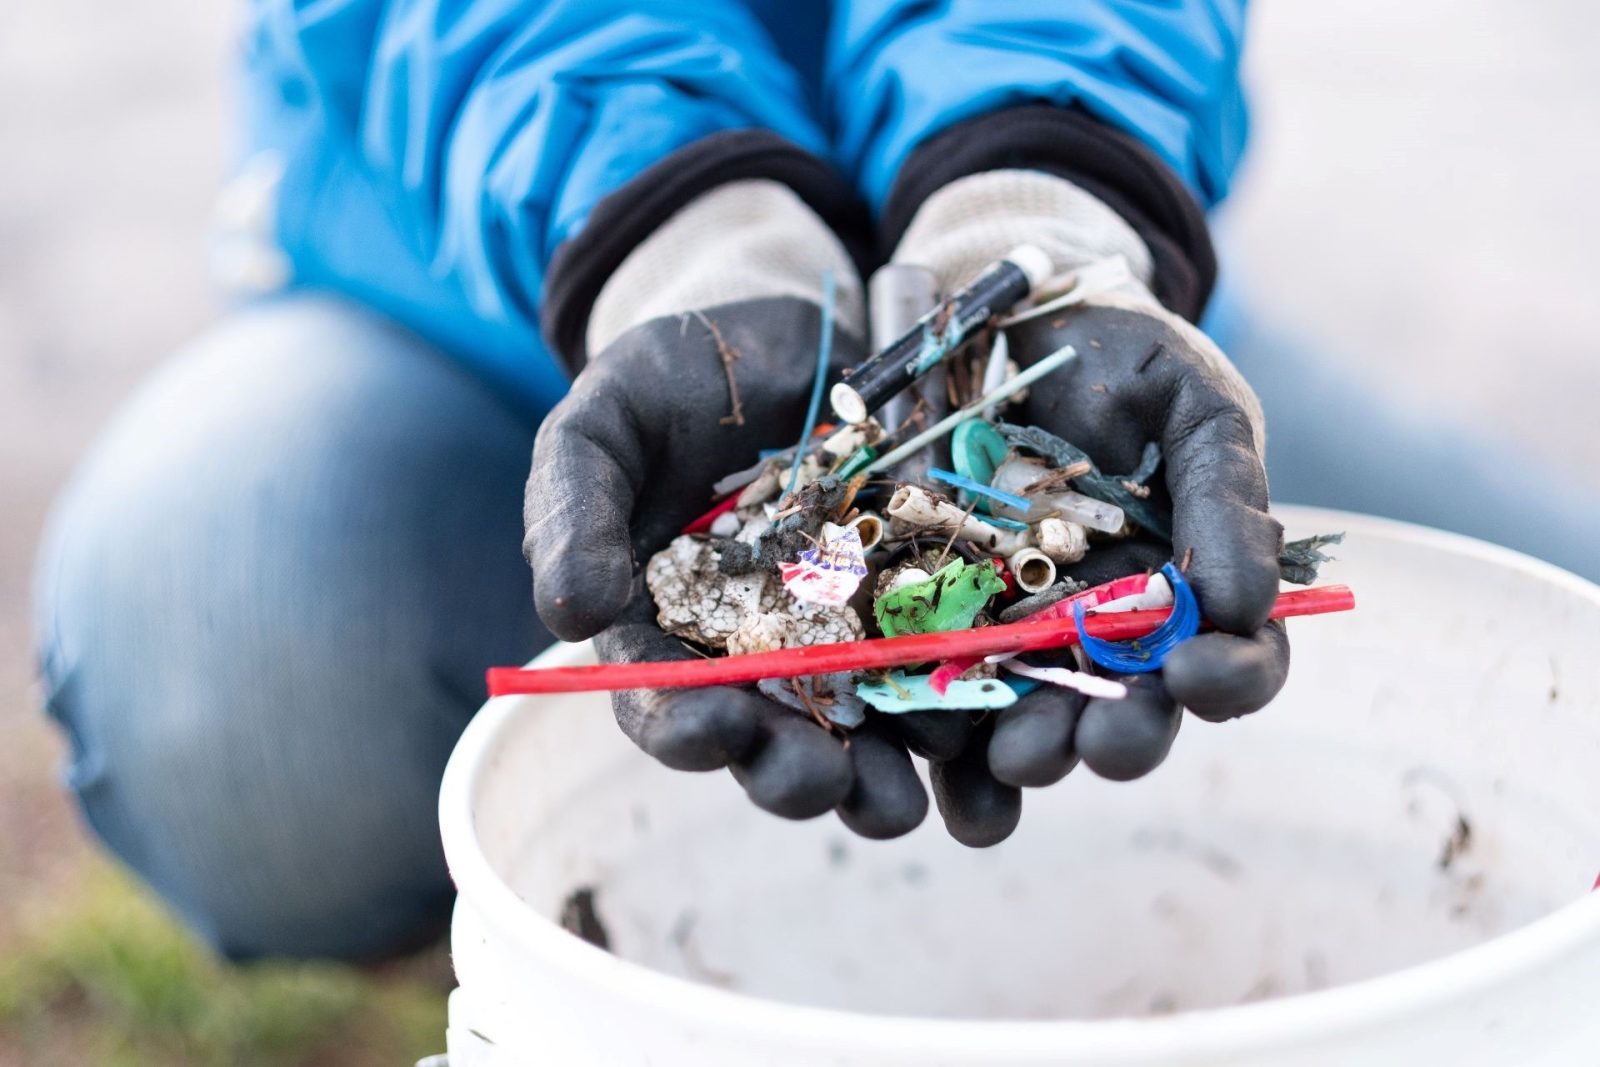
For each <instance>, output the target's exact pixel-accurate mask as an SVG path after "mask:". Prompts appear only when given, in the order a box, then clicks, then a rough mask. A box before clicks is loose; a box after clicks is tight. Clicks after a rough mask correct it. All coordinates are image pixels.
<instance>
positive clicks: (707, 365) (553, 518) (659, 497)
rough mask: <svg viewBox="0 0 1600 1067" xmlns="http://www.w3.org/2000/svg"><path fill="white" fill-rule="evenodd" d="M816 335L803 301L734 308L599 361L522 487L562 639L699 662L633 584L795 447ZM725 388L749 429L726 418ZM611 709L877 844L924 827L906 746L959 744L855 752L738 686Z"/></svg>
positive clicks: (545, 610) (757, 789) (869, 741)
mask: <svg viewBox="0 0 1600 1067" xmlns="http://www.w3.org/2000/svg"><path fill="white" fill-rule="evenodd" d="M819 320H820V315H819V312H818V309H817V307H816V306H815V305H814V304H812V303H810V302H809V301H806V300H801V299H796V298H790V297H774V298H768V299H762V300H753V301H746V302H742V303H736V304H727V305H723V306H720V307H715V308H709V309H706V310H705V311H703V312H698V313H692V314H689V315H684V316H672V317H668V318H661V319H655V320H652V321H650V322H647V323H645V324H643V325H641V326H638V327H635V328H634V329H632V330H630V331H629V332H627V333H625V334H623V335H622V336H621V337H620V338H619V339H617V340H616V341H615V342H614V343H612V344H611V345H610V347H608V348H607V349H606V350H605V351H603V352H601V353H599V354H598V355H597V356H595V357H593V358H592V359H591V360H590V361H589V364H588V366H587V368H586V369H585V370H584V371H583V373H582V374H580V375H579V376H578V379H577V381H576V382H575V383H574V385H573V388H572V391H571V393H570V394H568V396H567V397H566V399H564V400H563V401H562V402H561V403H560V404H559V405H557V406H556V408H555V410H553V411H552V412H551V413H550V415H549V416H548V417H547V418H546V420H545V422H544V425H543V426H542V427H541V428H540V430H539V436H538V440H537V442H536V444H535V446H534V457H533V472H532V475H531V477H530V479H529V482H528V495H527V507H526V519H527V538H526V541H525V545H524V549H525V552H526V555H527V557H528V562H529V563H530V564H531V565H532V567H533V572H534V591H535V600H536V602H537V604H538V608H539V614H540V616H541V617H542V618H543V619H544V621H545V624H546V625H547V626H549V627H550V629H551V630H552V631H553V632H554V633H555V634H556V635H557V636H559V637H562V638H565V639H566V640H569V641H576V640H582V639H584V638H587V637H591V636H594V637H595V647H596V649H597V650H598V652H599V655H600V657H601V659H602V660H604V661H607V662H633V661H639V660H669V659H688V658H691V657H692V656H693V655H694V653H692V652H691V651H690V650H689V649H688V648H687V647H686V646H685V645H684V644H683V642H681V641H679V640H678V639H677V638H675V637H672V636H670V635H668V634H666V633H663V632H662V630H661V628H660V627H659V626H658V625H657V623H656V611H655V607H654V605H653V604H652V603H651V601H650V598H649V596H648V594H647V593H646V592H645V591H644V589H643V584H642V582H640V581H638V580H636V577H635V575H636V573H637V572H638V570H639V568H640V567H641V566H642V564H643V563H644V562H645V561H647V560H648V559H649V557H650V555H651V554H652V553H654V552H656V551H657V550H659V549H661V548H663V547H665V546H666V544H667V543H668V542H669V541H671V540H672V538H673V537H674V536H676V535H677V534H678V533H679V532H680V531H681V529H682V528H683V526H684V525H686V524H687V523H688V522H690V521H691V520H692V519H694V518H695V517H696V516H697V515H699V514H701V513H703V512H704V511H705V510H706V509H707V508H708V507H709V506H710V505H711V503H712V498H711V485H712V483H714V482H715V481H717V480H718V479H720V478H722V477H723V476H725V475H727V474H729V473H732V472H733V471H737V470H739V469H741V468H743V467H747V466H749V465H750V464H752V463H754V462H755V461H756V459H757V456H758V453H759V451H760V450H762V449H765V448H771V447H775V446H781V445H782V444H784V443H788V442H793V441H796V440H798V438H799V436H800V431H801V429H802V428H803V423H804V421H805V410H806V404H807V401H808V399H809V393H810V390H811V383H812V377H813V373H814V370H815V366H816V355H815V353H816V344H817V336H818V329H819ZM713 326H714V327H715V331H713V329H712V327H713ZM718 334H720V339H721V342H720V344H719V342H718V337H717V335H718ZM731 353H737V356H733V355H731ZM833 357H834V361H835V363H836V365H837V366H839V367H842V366H846V365H849V364H850V363H853V362H856V361H858V360H859V359H860V358H861V357H862V350H861V345H860V343H859V342H857V341H856V340H855V339H854V338H853V337H851V336H850V335H849V334H847V333H845V332H843V331H836V334H835V337H834V343H833ZM725 359H726V363H725ZM730 374H731V375H732V377H733V380H734V383H735V387H736V388H737V391H738V396H739V409H740V412H741V415H742V420H734V419H732V418H731V413H732V410H733V407H732V399H731V396H730V390H729V375H730ZM614 706H615V710H616V715H617V722H618V723H619V724H620V725H621V727H622V729H623V731H624V732H625V733H627V735H628V736H629V737H631V738H632V739H633V740H634V741H635V742H636V743H637V744H638V745H639V746H640V747H641V748H643V749H644V750H645V751H646V752H648V753H650V754H651V755H653V756H655V757H656V758H657V759H659V760H660V761H661V762H662V763H664V764H666V765H667V766H669V767H673V768H676V769H679V770H695V771H705V770H713V769H716V768H720V767H724V766H726V767H729V768H731V769H732V771H733V775H734V777H735V778H736V779H737V780H738V781H739V783H740V785H741V786H743V787H744V789H745V791H746V793H748V794H749V796H750V799H751V800H752V801H754V802H755V803H756V804H757V805H758V806H760V807H762V808H764V809H765V810H767V811H770V812H772V813H773V814H776V815H781V816H784V817H786V818H795V819H801V818H810V817H813V816H817V815H821V814H823V813H825V812H827V811H828V810H830V809H834V810H837V811H838V813H839V816H840V818H841V819H842V820H843V821H844V823H845V825H847V826H848V827H850V828H851V829H852V830H854V831H856V832H857V833H860V834H862V835H864V836H867V837H876V838H882V837H894V836H898V835H900V834H903V833H907V832H909V831H910V830H911V829H913V828H915V827H916V826H917V825H918V824H919V823H920V822H921V821H922V819H923V818H924V817H925V815H926V814H927V811H928V798H927V794H926V792H925V790H924V789H923V787H922V784H921V782H920V781H919V780H918V778H917V776H916V772H915V770H914V768H913V766H912V763H911V758H910V756H909V755H908V753H907V746H906V740H905V738H904V737H903V736H902V730H905V731H906V732H907V736H910V737H912V738H913V739H914V741H915V742H916V743H917V744H918V747H919V749H920V750H922V751H923V752H925V753H928V754H930V755H934V756H941V755H942V756H943V757H945V758H948V757H949V756H951V755H954V754H955V752H957V751H959V750H960V749H961V747H962V746H963V743H964V741H965V732H966V727H965V724H954V723H952V724H950V725H948V726H945V727H942V728H941V727H940V726H938V725H937V724H934V725H932V726H928V725H927V724H919V723H918V722H917V721H916V720H917V719H920V718H921V717H920V716H917V717H909V718H911V719H912V721H910V722H908V723H906V724H904V726H903V727H902V726H900V725H897V724H893V723H890V722H888V721H886V720H884V719H880V718H877V717H874V718H873V719H871V720H869V722H868V723H867V725H866V726H864V727H862V728H861V729H860V730H857V731H855V732H853V733H852V734H851V735H850V736H849V738H848V741H846V740H844V739H842V738H841V737H839V736H838V735H836V734H830V733H829V732H828V731H825V730H824V729H822V728H821V727H820V726H818V725H817V724H816V723H815V722H813V721H811V720H809V719H807V718H806V717H805V716H803V715H801V714H800V713H798V712H796V711H794V710H792V709H790V708H786V707H783V706H780V705H778V704H776V703H774V702H772V701H769V700H767V699H766V698H765V697H763V696H761V695H760V694H758V693H757V692H756V691H755V690H754V689H750V688H741V687H720V688H709V689H677V690H663V691H642V690H638V691H629V692H623V693H618V694H616V695H615V699H614ZM919 731H920V732H919ZM924 735H926V736H924Z"/></svg>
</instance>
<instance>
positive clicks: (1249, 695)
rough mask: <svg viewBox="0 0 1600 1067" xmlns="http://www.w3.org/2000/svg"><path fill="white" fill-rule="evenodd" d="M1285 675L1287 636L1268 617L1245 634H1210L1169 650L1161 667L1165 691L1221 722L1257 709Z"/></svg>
mask: <svg viewBox="0 0 1600 1067" xmlns="http://www.w3.org/2000/svg"><path fill="white" fill-rule="evenodd" d="M1288 677H1289V637H1288V634H1287V633H1286V632H1285V630H1284V626H1283V623H1282V622H1269V623H1268V624H1267V625H1266V626H1264V627H1262V628H1261V629H1260V630H1258V631H1257V632H1256V633H1254V634H1252V635H1250V636H1249V637H1238V636H1235V635H1234V634H1226V633H1209V634H1200V635H1198V636H1197V637H1192V638H1190V639H1189V640H1187V641H1185V642H1184V643H1183V644H1181V645H1179V646H1178V647H1177V648H1175V649H1173V650H1172V653H1171V654H1170V655H1169V656H1168V657H1167V660H1166V663H1165V664H1164V665H1163V667H1162V678H1163V680H1164V681H1165V682H1166V685H1167V690H1168V692H1170V693H1171V694H1172V696H1173V699H1174V700H1176V701H1177V702H1178V703H1179V704H1181V705H1183V706H1184V707H1186V708H1188V709H1189V710H1190V711H1192V712H1194V713H1195V714H1196V715H1198V716H1199V717H1200V718H1202V719H1206V720H1208V721H1210V722H1222V721H1225V720H1227V719H1235V718H1238V717H1239V716H1241V715H1248V714H1250V713H1251V712H1254V711H1259V710H1260V709H1262V708H1264V707H1266V706H1267V704H1268V703H1270V702H1271V701H1272V698H1273V697H1275V696H1277V695H1278V691H1279V690H1280V689H1282V688H1283V684H1284V682H1285V681H1287V680H1288Z"/></svg>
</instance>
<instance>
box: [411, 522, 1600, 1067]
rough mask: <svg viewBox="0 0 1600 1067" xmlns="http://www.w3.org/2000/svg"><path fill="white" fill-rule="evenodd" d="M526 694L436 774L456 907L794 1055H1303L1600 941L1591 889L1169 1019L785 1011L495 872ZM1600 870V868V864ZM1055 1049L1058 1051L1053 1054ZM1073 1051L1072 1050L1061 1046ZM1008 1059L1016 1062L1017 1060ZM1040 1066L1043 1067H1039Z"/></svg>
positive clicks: (596, 977) (651, 1008) (1596, 599)
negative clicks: (503, 767)
mask: <svg viewBox="0 0 1600 1067" xmlns="http://www.w3.org/2000/svg"><path fill="white" fill-rule="evenodd" d="M1273 512H1274V514H1276V515H1278V516H1279V517H1280V518H1282V519H1284V520H1286V521H1287V522H1289V523H1291V524H1293V525H1297V526H1306V525H1317V526H1322V527H1326V528H1328V529H1330V530H1334V529H1345V530H1347V531H1350V532H1359V533H1369V534H1375V535H1378V536H1381V537H1385V538H1389V539H1392V540H1401V541H1407V542H1410V543H1412V544H1419V545H1426V546H1429V547H1432V548H1435V549H1438V550H1441V551H1449V552H1455V553H1458V554H1463V555H1468V556H1473V557H1476V558H1478V559H1481V560H1483V561H1484V562H1486V563H1494V564H1499V565H1502V566H1506V567H1510V568H1512V569H1515V570H1520V571H1522V572H1523V573H1525V574H1527V575H1529V576H1530V577H1534V578H1537V579H1540V580H1542V581H1545V582H1549V583H1551V584H1553V585H1557V586H1560V587H1563V588H1565V589H1567V590H1568V591H1570V592H1572V593H1575V594H1577V595H1578V596H1580V597H1582V598H1584V599H1587V600H1589V601H1591V602H1593V603H1595V604H1596V605H1600V585H1596V584H1595V583H1593V582H1590V581H1588V580H1587V579H1585V578H1582V577H1579V576H1578V575H1575V574H1573V573H1571V572H1570V571H1567V570H1564V569H1562V568H1560V567H1557V566H1556V565H1554V564H1551V563H1547V562H1545V561H1543V560H1539V559H1535V558H1534V557H1531V556H1528V555H1525V554H1523V553H1521V552H1517V551H1515V550H1514V549H1509V548H1505V547H1503V546H1500V545H1495V544H1491V543H1489V542H1485V541H1481V540H1478V539H1476V538H1472V537H1467V536H1465V535H1462V534H1455V533H1448V532H1446V531H1443V530H1437V529H1433V528H1431V527H1426V526H1420V525H1417V524H1414V523H1408V522H1402V521H1399V520H1395V519H1385V518H1379V517H1377V516H1370V515H1362V514H1358V513H1355V512H1348V511H1339V510H1333V509H1325V508H1312V507H1305V506H1300V505H1274V507H1273ZM584 649H585V645H558V646H555V647H554V648H552V649H550V650H549V651H547V652H546V653H545V654H544V655H545V656H549V657H551V658H553V659H576V658H578V657H580V656H582V655H583V653H584ZM527 699H533V698H529V697H519V696H506V697H496V698H493V699H491V700H489V701H488V702H487V703H485V704H484V706H483V708H482V709H481V710H480V711H479V712H478V714H477V715H476V716H475V717H474V718H473V720H472V721H471V722H470V723H469V724H468V726H467V729H466V730H465V731H464V732H463V734H462V736H461V739H460V741H459V743H458V744H457V746H456V749H455V751H454V752H453V753H452V754H451V757H450V760H449V763H448V764H447V766H446V768H445V774H444V780H443V782H442V784H441V787H440V796H439V816H440V826H441V830H442V836H443V840H444V850H445V860H446V863H447V864H448V866H449V869H450V874H451V877H452V879H453V880H454V881H455V884H456V887H457V889H458V891H459V894H460V895H459V898H458V900H457V904H456V907H457V908H461V907H470V908H471V909H472V910H473V911H475V912H476V913H477V914H478V916H479V917H481V919H482V920H483V921H484V922H485V924H486V925H487V926H488V927H489V928H491V929H494V930H497V931H499V932H500V933H501V934H502V935H504V936H505V937H507V938H508V939H509V940H510V941H511V942H513V943H514V944H515V945H516V946H517V947H519V948H520V949H522V950H524V951H525V952H527V953H528V954H530V955H531V956H532V957H533V958H537V959H541V960H543V961H545V962H546V963H547V964H548V965H549V966H551V967H552V968H555V969H558V970H560V971H561V972H563V973H564V974H565V975H566V977H567V978H568V979H569V980H571V981H574V982H581V983H583V984H585V985H588V986H591V987H594V988H595V989H596V990H603V991H604V993H605V994H606V995H607V996H608V997H612V998H615V999H616V1000H618V1001H627V1002H632V1003H633V1004H636V1005H638V1006H639V1007H640V1009H641V1010H642V1011H643V1012H644V1013H645V1014H646V1015H651V1014H657V1015H659V1014H665V1013H670V1014H672V1015H673V1016H675V1017H677V1018H680V1019H683V1020H684V1021H685V1022H686V1023H699V1024H701V1025H704V1026H706V1027H710V1028H712V1029H719V1030H722V1031H724V1032H734V1031H742V1032H747V1033H749V1032H759V1033H761V1034H762V1035H764V1036H766V1037H767V1038H769V1039H771V1038H774V1037H776V1038H780V1039H782V1040H784V1041H787V1042H789V1043H791V1044H792V1045H794V1046H797V1047H804V1046H807V1045H814V1046H816V1047H822V1046H824V1045H828V1046H832V1045H834V1044H836V1042H837V1040H838V1039H839V1037H840V1036H841V1035H847V1036H848V1038H849V1040H850V1041H851V1043H852V1045H853V1047H855V1048H857V1049H859V1050H861V1051H863V1052H871V1051H872V1050H874V1049H882V1050H885V1051H893V1052H897V1053H907V1052H916V1051H918V1050H923V1049H926V1050H929V1051H930V1052H935V1051H936V1052H941V1053H943V1054H945V1055H962V1054H966V1053H970V1054H972V1055H977V1056H984V1055H987V1056H995V1055H997V1054H1006V1055H1009V1056H1013V1057H1016V1056H1028V1055H1030V1054H1031V1055H1036V1056H1044V1057H1046V1059H1048V1058H1049V1057H1050V1056H1059V1053H1060V1051H1061V1050H1062V1049H1063V1048H1064V1047H1070V1049H1071V1050H1072V1052H1073V1053H1074V1054H1075V1055H1130V1054H1146V1055H1148V1054H1150V1053H1152V1052H1154V1053H1160V1052H1162V1051H1163V1050H1166V1051H1168V1052H1170V1054H1172V1055H1177V1054H1180V1053H1182V1054H1185V1055H1190V1056H1192V1055H1201V1054H1204V1053H1206V1052H1207V1051H1212V1050H1214V1051H1215V1052H1218V1053H1229V1052H1232V1053H1238V1052H1240V1051H1243V1050H1244V1049H1246V1048H1249V1049H1254V1050H1258V1051H1259V1050H1262V1049H1271V1048H1273V1047H1278V1046H1285V1047H1288V1046H1292V1045H1295V1044H1302V1043H1304V1042H1305V1041H1307V1040H1308V1039H1310V1038H1313V1037H1318V1036H1322V1037H1326V1036H1332V1035H1337V1034H1339V1033H1345V1032H1350V1031H1354V1030H1360V1029H1368V1028H1371V1027H1375V1026H1381V1025H1383V1024H1384V1023H1386V1022H1389V1021H1391V1020H1395V1019H1397V1018H1401V1017H1405V1016H1415V1015H1418V1014H1421V1013H1424V1012H1426V1011H1428V1010H1429V1009H1431V1008H1434V1007H1437V1006H1440V1005H1442V1004H1444V1003H1446V1002H1449V1001H1453V1000H1459V999H1463V998H1466V997H1470V996H1474V995H1481V994H1483V993H1486V992H1488V991H1491V990H1493V989H1494V988H1496V987H1498V986H1501V985H1504V984H1506V983H1507V982H1509V981H1511V980H1512V979H1514V978H1516V977H1518V976H1521V975H1525V974H1528V973H1529V972H1534V971H1538V970H1541V969H1546V968H1551V967H1553V966H1554V965H1556V964H1557V963H1559V962H1560V961H1561V960H1562V959H1564V958H1566V957H1568V956H1571V955H1574V954H1578V953H1586V952H1592V951H1594V950H1595V948H1594V946H1595V945H1596V944H1600V892H1589V893H1587V894H1585V895H1583V896H1581V897H1579V898H1577V899H1575V900H1573V901H1570V902H1568V903H1567V904H1564V905H1562V906H1560V907H1558V908H1556V909H1555V910H1554V911H1551V912H1550V913H1548V914H1546V915H1543V916H1541V917H1539V918H1538V919H1535V920H1533V921H1532V922H1530V923H1528V924H1526V925H1524V926H1521V927H1518V928H1517V929H1515V930H1512V931H1510V932H1508V933H1505V934H1501V935H1500V936H1498V937H1494V938H1491V939H1490V940H1488V941H1484V942H1481V943H1479V944H1476V945H1471V946H1469V947H1467V948H1464V949H1461V950H1459V951H1456V952H1452V953H1449V954H1447V955H1444V956H1440V957H1438V958H1435V959H1431V960H1424V961H1422V962H1420V963H1415V964H1412V965H1410V966H1407V967H1402V968H1400V969H1398V970H1394V971H1389V972H1387V973H1384V974H1379V975H1374V976H1372V977H1370V978H1364V979H1359V980H1356V981H1353V982H1347V983H1343V984H1341V985H1336V986H1331V987H1329V988H1326V989H1319V990H1314V991H1308V992H1303V993H1293V994H1288V995H1285V996H1282V997H1276V998H1273V999H1271V1000H1264V1001H1259V1002H1254V1003H1249V1004H1237V1005H1229V1006H1225V1007H1219V1008H1207V1009H1197V1010H1191V1011H1179V1012H1174V1013H1172V1014H1170V1015H1161V1016H1136V1017H1117V1018H1107V1019H959V1018H956V1019H953V1018H939V1017H923V1016H909V1015H893V1014H874V1013H870V1012H854V1011H847V1010H843V1009H838V1008H824V1007H817V1006H811V1005H803V1004H790V1003H785V1002H782V1001H777V1000H770V999H767V998H764V997H759V996H755V995H752V994H748V993H741V992H736V991H732V990H726V989H718V988H715V987H713V986H707V985H702V984H699V983H696V982H693V981H690V980H688V979H686V978H680V977H677V976H675V975H670V974H666V973H664V972H661V971H656V970H652V969H651V968H648V967H645V966H644V965H642V964H639V963H634V962H632V961H630V960H625V959H622V958H620V957H617V956H614V955H612V954H611V953H609V952H606V951H604V950H603V949H600V948H597V947H595V946H593V945H591V944H589V943H587V942H585V941H583V940H582V939H580V938H578V937H575V936H573V935H572V934H570V933H568V932H567V931H565V930H564V929H562V928H561V927H560V926H559V925H558V924H557V923H555V922H554V921H552V920H551V919H549V918H547V917H545V916H544V915H542V914H540V913H538V912H536V911H534V910H533V909H532V908H530V907H529V906H528V905H527V904H525V903H524V902H523V901H522V900H521V898H519V897H518V896H517V895H516V893H515V892H514V891H513V890H512V889H511V887H510V886H509V885H507V884H506V883H505V882H504V881H503V880H502V879H501V878H500V877H499V876H498V874H496V872H495V871H494V869H493V867H492V865H491V864H490V863H489V861H488V858H487V857H486V856H485V855H484V854H483V852H482V850H481V849H479V848H477V847H476V840H475V837H474V834H473V796H472V787H473V783H474V782H476V781H477V780H478V777H479V773H480V772H481V771H482V769H483V768H484V765H485V763H486V762H487V761H488V759H489V758H490V757H491V754H492V746H491V742H492V740H493V739H494V738H495V737H497V736H498V735H499V734H500V732H501V731H502V730H503V729H504V728H505V726H506V724H507V723H508V722H509V721H510V720H511V719H512V718H513V717H514V716H515V715H516V714H518V712H519V707H520V704H521V701H523V700H527ZM1597 860H1600V857H1597ZM1050 1038H1056V1039H1058V1042H1059V1043H1050V1041H1049V1039H1050ZM1068 1043H1070V1045H1069V1044H1068ZM1017 1062H1021V1061H1020V1060H1018V1061H1017ZM1041 1062H1042V1061H1041Z"/></svg>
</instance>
